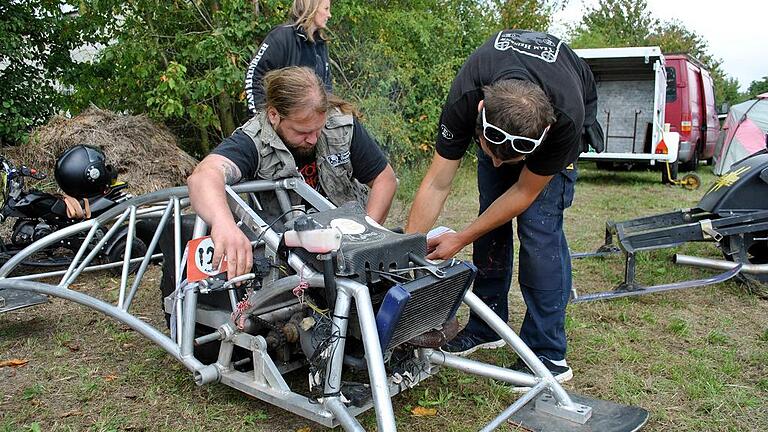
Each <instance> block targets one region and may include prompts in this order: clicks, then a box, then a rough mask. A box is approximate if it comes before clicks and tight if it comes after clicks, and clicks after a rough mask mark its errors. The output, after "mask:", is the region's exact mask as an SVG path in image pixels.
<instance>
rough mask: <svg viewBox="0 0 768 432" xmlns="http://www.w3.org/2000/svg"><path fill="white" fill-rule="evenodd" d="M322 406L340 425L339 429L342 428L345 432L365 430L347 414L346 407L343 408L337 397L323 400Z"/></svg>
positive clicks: (363, 431)
mask: <svg viewBox="0 0 768 432" xmlns="http://www.w3.org/2000/svg"><path fill="white" fill-rule="evenodd" d="M323 405H324V406H325V407H326V408H328V410H329V411H330V412H332V413H333V415H334V416H335V417H336V420H338V421H339V424H341V427H342V428H344V430H345V431H347V432H365V429H364V428H363V426H362V425H361V424H360V422H358V421H357V419H356V418H355V417H354V416H352V414H350V413H349V411H348V410H347V407H346V406H344V404H343V403H342V402H341V401H340V400H339V398H338V397H329V398H325V401H323Z"/></svg>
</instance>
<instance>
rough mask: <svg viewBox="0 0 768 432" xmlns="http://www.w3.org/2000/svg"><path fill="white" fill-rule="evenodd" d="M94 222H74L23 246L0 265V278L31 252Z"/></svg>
mask: <svg viewBox="0 0 768 432" xmlns="http://www.w3.org/2000/svg"><path fill="white" fill-rule="evenodd" d="M94 224H96V221H95V220H94V219H90V220H87V221H83V222H80V223H76V224H74V225H70V226H68V227H66V228H62V229H60V230H57V231H54V232H53V233H51V234H49V235H47V236H45V237H43V238H41V239H40V240H38V241H36V242H34V243H32V244H31V245H29V246H27V247H26V248H24V250H23V251H21V252H19V253H17V254H16V255H14V256H13V257H12V258H11V259H9V260H8V261H7V262H6V263H5V264H4V265H3V266H2V267H0V279H3V278H6V277H8V275H9V274H11V271H13V269H14V268H16V267H17V266H18V265H19V264H21V262H22V261H24V260H25V259H26V258H28V257H29V256H31V255H32V254H33V253H35V252H37V251H39V250H42V249H45V248H46V247H48V246H50V245H52V244H54V243H56V242H58V241H59V240H61V239H63V238H67V237H69V236H71V235H72V234H77V233H79V232H80V231H83V230H85V228H88V227H89V226H91V225H94Z"/></svg>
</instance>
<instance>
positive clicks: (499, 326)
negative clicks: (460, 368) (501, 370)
mask: <svg viewBox="0 0 768 432" xmlns="http://www.w3.org/2000/svg"><path fill="white" fill-rule="evenodd" d="M464 303H466V304H467V306H469V308H470V309H471V310H472V311H473V312H475V313H476V314H477V315H478V316H479V317H480V318H481V319H482V320H483V321H485V322H486V324H488V325H489V326H490V327H491V328H492V329H493V330H494V331H495V332H496V333H497V334H498V335H499V336H501V337H502V339H504V341H506V342H507V343H508V344H509V345H510V346H511V347H512V349H514V350H515V352H516V353H517V355H518V356H520V358H521V359H523V361H524V362H525V364H527V365H528V367H529V368H530V369H531V370H532V371H533V373H534V375H536V376H537V377H540V378H543V379H544V381H545V382H548V383H549V386H550V390H551V391H552V393H553V396H554V397H555V399H557V402H559V403H560V405H563V406H565V407H567V408H569V409H573V408H574V407H575V405H574V403H573V401H572V400H571V397H570V396H568V393H566V392H565V390H563V387H562V386H560V383H559V382H557V380H555V377H554V376H552V373H551V372H550V371H549V369H547V367H546V366H544V364H543V363H542V362H541V360H539V358H538V357H537V356H536V354H534V352H533V351H531V349H530V348H529V347H528V345H526V344H525V342H523V340H522V339H520V336H518V335H517V333H515V332H514V331H513V330H512V329H511V328H509V325H507V323H505V322H504V321H503V320H502V319H501V318H499V316H498V315H496V314H495V313H494V312H493V310H491V308H489V307H488V305H486V304H485V303H483V301H482V300H480V298H479V297H478V296H476V295H475V293H473V292H472V291H467V293H466V294H465V295H464Z"/></svg>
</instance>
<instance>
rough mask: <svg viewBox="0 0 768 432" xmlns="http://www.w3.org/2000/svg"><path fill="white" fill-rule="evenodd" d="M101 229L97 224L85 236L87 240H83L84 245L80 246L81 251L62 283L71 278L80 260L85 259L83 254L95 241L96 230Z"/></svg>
mask: <svg viewBox="0 0 768 432" xmlns="http://www.w3.org/2000/svg"><path fill="white" fill-rule="evenodd" d="M98 229H99V225H98V224H95V225H93V226H92V227H91V230H90V231H88V235H86V236H85V240H83V244H81V245H80V249H78V250H77V253H76V254H75V257H74V258H72V263H71V264H70V265H69V267H68V268H67V272H66V273H65V274H64V277H62V278H61V280H62V281H65V280H67V278H69V275H71V274H72V272H73V271H74V270H75V268H77V263H78V262H79V261H80V258H82V257H83V254H84V253H85V251H86V250H87V249H88V245H89V244H90V243H91V240H92V239H93V236H94V235H95V234H96V230H98Z"/></svg>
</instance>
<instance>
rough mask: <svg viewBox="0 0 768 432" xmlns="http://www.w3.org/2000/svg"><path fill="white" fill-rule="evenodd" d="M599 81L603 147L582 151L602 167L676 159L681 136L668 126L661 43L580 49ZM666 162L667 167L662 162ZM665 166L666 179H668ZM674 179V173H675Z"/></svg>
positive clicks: (665, 83) (655, 162)
mask: <svg viewBox="0 0 768 432" xmlns="http://www.w3.org/2000/svg"><path fill="white" fill-rule="evenodd" d="M575 51H576V54H578V55H579V57H581V58H582V59H583V60H584V61H585V62H586V63H587V65H589V67H590V69H591V70H592V74H593V75H594V77H595V83H596V85H597V94H598V99H597V110H598V112H597V120H598V122H599V123H600V125H601V126H602V128H603V131H605V151H603V152H601V153H597V152H595V151H593V150H592V149H590V151H587V152H584V153H581V155H580V156H579V159H580V160H587V161H595V162H596V163H597V166H598V168H606V169H609V168H612V167H614V166H616V165H618V164H624V165H637V164H645V165H650V166H654V165H656V164H657V163H664V164H666V163H667V162H668V163H670V164H673V163H674V162H676V161H677V154H678V147H679V141H680V137H679V134H678V133H676V132H668V131H665V125H664V108H665V103H666V91H667V76H666V70H665V67H664V55H663V54H662V53H661V49H660V48H659V47H655V46H654V47H628V48H590V49H577V50H575ZM662 168H663V167H662ZM665 171H666V170H664V169H662V180H663V181H664V180H666V181H669V178H668V177H669V176H668V173H667V172H665ZM671 178H672V179H674V176H672V177H671Z"/></svg>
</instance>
